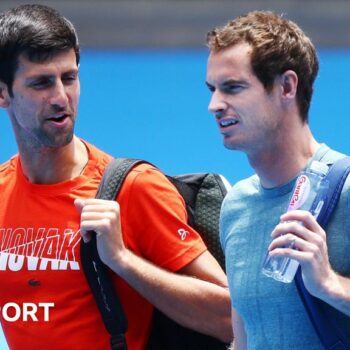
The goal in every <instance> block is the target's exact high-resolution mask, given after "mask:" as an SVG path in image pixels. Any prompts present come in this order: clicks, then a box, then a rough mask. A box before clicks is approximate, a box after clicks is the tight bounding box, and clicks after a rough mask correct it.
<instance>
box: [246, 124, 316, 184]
mask: <svg viewBox="0 0 350 350" xmlns="http://www.w3.org/2000/svg"><path fill="white" fill-rule="evenodd" d="M295 136H296V137H293V135H288V137H285V138H284V139H281V140H280V141H279V142H277V143H274V144H273V146H272V147H271V149H269V150H268V149H265V150H261V152H260V154H257V155H254V156H249V155H248V159H249V162H250V164H251V166H252V167H253V168H254V170H255V171H256V173H257V175H258V176H259V178H260V181H261V184H262V186H264V187H265V188H273V187H277V186H281V185H283V184H285V183H287V182H288V181H290V180H291V179H292V178H293V177H295V176H297V174H298V173H299V172H300V171H301V170H302V169H303V168H304V167H305V166H306V164H307V162H308V160H309V159H310V158H311V157H312V156H313V155H314V153H315V152H316V151H317V149H318V148H319V147H320V144H319V143H318V142H317V141H316V140H315V139H314V137H313V136H312V134H311V132H310V129H309V127H308V126H307V125H305V126H304V128H303V130H302V132H301V133H299V134H296V135H295Z"/></svg>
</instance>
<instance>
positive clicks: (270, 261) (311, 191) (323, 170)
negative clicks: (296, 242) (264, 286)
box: [262, 160, 328, 283]
mask: <svg viewBox="0 0 350 350" xmlns="http://www.w3.org/2000/svg"><path fill="white" fill-rule="evenodd" d="M327 172H328V166H327V165H326V164H324V163H321V162H319V161H316V160H314V161H313V162H312V163H311V165H310V167H309V168H308V169H307V170H305V171H302V172H301V173H300V175H299V176H298V178H297V180H296V183H295V186H294V190H293V194H292V197H291V199H290V202H289V205H288V208H287V211H289V210H297V209H299V210H307V211H310V212H311V214H312V215H313V216H314V217H315V218H317V216H318V214H319V213H320V211H321V209H322V207H323V204H324V201H325V198H326V195H327V190H328V181H327V180H324V177H325V176H326V174H327ZM286 248H293V243H292V244H291V245H289V246H288V247H286ZM298 266H299V263H298V262H297V261H296V260H294V259H291V258H288V257H270V255H269V254H267V256H266V258H265V261H264V264H263V268H262V272H263V274H265V275H266V276H268V277H272V278H274V279H275V280H277V281H281V282H284V283H290V282H292V281H293V279H294V276H295V273H296V272H297V269H298Z"/></svg>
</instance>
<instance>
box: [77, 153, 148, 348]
mask: <svg viewBox="0 0 350 350" xmlns="http://www.w3.org/2000/svg"><path fill="white" fill-rule="evenodd" d="M143 162H144V161H142V160H138V159H129V158H117V159H113V160H112V161H111V162H110V163H109V164H108V166H107V168H106V170H105V172H104V174H103V177H102V180H101V183H100V185H99V188H98V190H97V194H96V198H99V199H106V200H114V199H115V198H116V197H117V195H118V193H119V191H120V189H121V186H122V184H123V182H124V180H125V178H126V176H127V175H128V173H129V171H130V170H131V169H132V168H133V167H134V166H136V165H137V164H139V163H143ZM80 255H81V262H82V266H83V270H84V273H85V276H86V279H87V281H88V283H89V285H90V288H91V290H92V293H93V295H94V298H95V301H96V303H97V306H98V308H99V310H100V313H101V316H102V319H103V323H104V325H105V327H106V329H107V331H108V333H109V334H110V343H111V349H112V350H126V349H127V344H126V340H125V332H126V330H127V328H128V323H127V319H126V316H125V313H124V311H123V308H122V305H121V303H120V300H119V298H118V296H117V294H116V291H115V289H114V286H113V283H112V280H111V278H110V275H109V273H110V272H109V269H108V267H107V266H106V265H105V264H104V263H103V262H102V261H101V259H100V257H99V255H98V251H97V245H96V235H95V234H93V235H92V239H91V240H90V242H88V243H84V242H83V241H82V242H81V245H80Z"/></svg>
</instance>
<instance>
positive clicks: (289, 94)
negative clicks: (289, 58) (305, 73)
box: [280, 70, 298, 99]
mask: <svg viewBox="0 0 350 350" xmlns="http://www.w3.org/2000/svg"><path fill="white" fill-rule="evenodd" d="M280 85H281V88H282V95H283V96H284V97H286V98H288V99H291V98H292V99H293V98H295V97H296V94H297V87H298V76H297V74H296V73H295V72H294V71H293V70H286V71H285V72H284V73H283V74H281V76H280Z"/></svg>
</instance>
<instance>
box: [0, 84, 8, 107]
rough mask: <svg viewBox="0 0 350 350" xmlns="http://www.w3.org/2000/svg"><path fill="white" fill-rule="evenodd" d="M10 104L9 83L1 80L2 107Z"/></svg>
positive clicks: (0, 96) (0, 95) (0, 98)
mask: <svg viewBox="0 0 350 350" xmlns="http://www.w3.org/2000/svg"><path fill="white" fill-rule="evenodd" d="M9 105H10V95H9V92H8V87H7V85H6V84H5V83H4V82H2V81H1V80H0V107H2V108H7V107H8V106H9Z"/></svg>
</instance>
